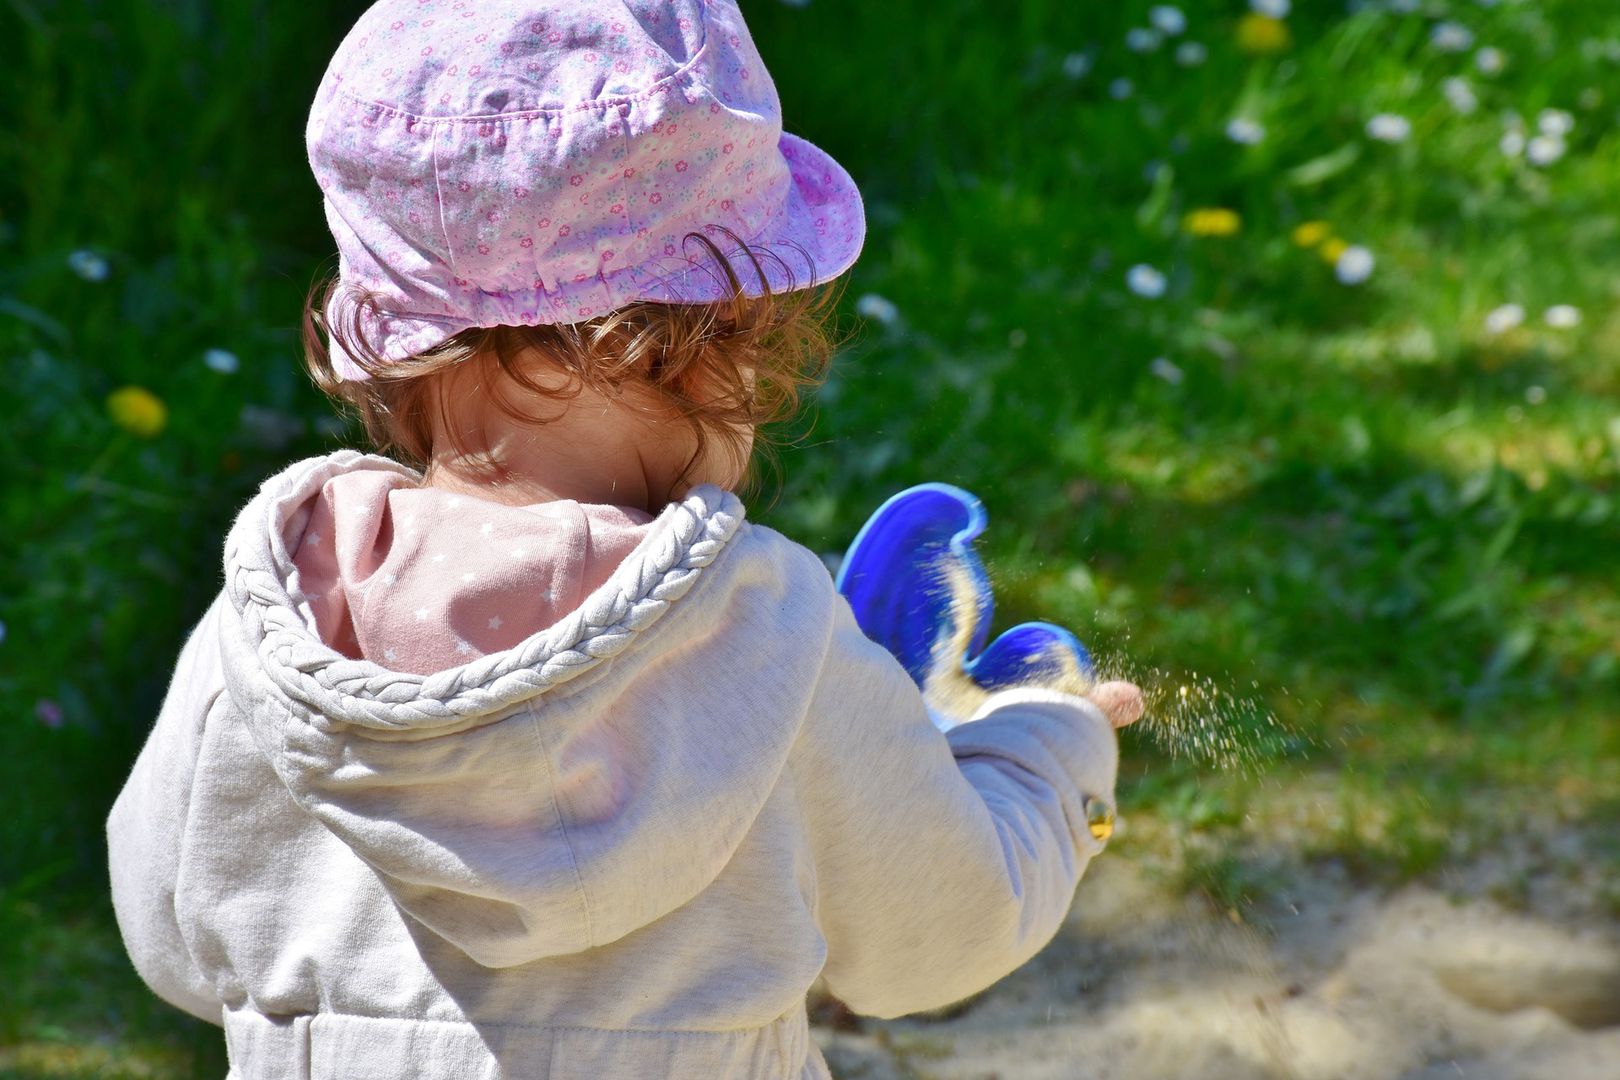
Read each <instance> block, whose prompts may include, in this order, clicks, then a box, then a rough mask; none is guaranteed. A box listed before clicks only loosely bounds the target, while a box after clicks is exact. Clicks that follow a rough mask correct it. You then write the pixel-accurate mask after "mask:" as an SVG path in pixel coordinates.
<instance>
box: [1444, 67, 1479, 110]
mask: <svg viewBox="0 0 1620 1080" xmlns="http://www.w3.org/2000/svg"><path fill="white" fill-rule="evenodd" d="M1440 89H1441V91H1442V92H1443V93H1444V94H1445V95H1446V100H1447V101H1448V102H1450V103H1451V107H1452V108H1453V109H1456V110H1457V111H1458V112H1459V113H1461V114H1462V115H1464V116H1468V115H1470V114H1471V113H1473V112H1474V110H1476V109H1478V108H1479V98H1477V97H1476V96H1474V88H1473V87H1472V86H1470V85H1468V80H1467V79H1459V78H1457V77H1455V76H1453V77H1452V78H1449V79H1447V80H1445V81H1444V82H1442V83H1441V84H1440Z"/></svg>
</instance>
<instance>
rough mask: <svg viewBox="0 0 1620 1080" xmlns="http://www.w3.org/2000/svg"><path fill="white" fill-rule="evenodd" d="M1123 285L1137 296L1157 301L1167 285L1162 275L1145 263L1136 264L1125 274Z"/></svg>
mask: <svg viewBox="0 0 1620 1080" xmlns="http://www.w3.org/2000/svg"><path fill="white" fill-rule="evenodd" d="M1125 284H1126V285H1127V286H1129V287H1130V290H1131V292H1133V293H1135V294H1136V295H1137V296H1143V297H1146V298H1147V299H1149V300H1157V299H1158V298H1159V297H1161V296H1163V295H1164V290H1165V286H1166V285H1167V284H1168V283H1167V282H1166V280H1165V277H1164V275H1163V274H1161V273H1159V272H1158V271H1157V270H1155V269H1153V267H1151V266H1148V265H1147V264H1145V263H1138V264H1137V265H1135V266H1133V267H1131V268H1130V270H1128V271H1127V272H1126V274H1125Z"/></svg>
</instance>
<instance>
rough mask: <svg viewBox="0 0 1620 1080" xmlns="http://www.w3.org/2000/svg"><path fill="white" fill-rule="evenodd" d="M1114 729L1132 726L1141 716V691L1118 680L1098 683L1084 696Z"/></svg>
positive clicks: (1133, 685)
mask: <svg viewBox="0 0 1620 1080" xmlns="http://www.w3.org/2000/svg"><path fill="white" fill-rule="evenodd" d="M1086 696H1087V697H1088V698H1090V699H1091V700H1092V702H1093V703H1094V704H1095V705H1096V706H1097V708H1099V709H1101V710H1102V711H1103V715H1104V716H1106V717H1108V722H1109V723H1111V724H1113V725H1114V726H1115V727H1116V728H1122V727H1125V726H1126V725H1127V724H1134V723H1135V722H1136V721H1137V720H1139V719H1141V716H1142V691H1141V689H1140V688H1138V687H1137V685H1136V684H1135V683H1128V682H1125V681H1123V680H1120V679H1115V680H1113V681H1112V682H1105V683H1098V684H1097V685H1096V686H1094V687H1092V689H1091V693H1089V694H1087V695H1086Z"/></svg>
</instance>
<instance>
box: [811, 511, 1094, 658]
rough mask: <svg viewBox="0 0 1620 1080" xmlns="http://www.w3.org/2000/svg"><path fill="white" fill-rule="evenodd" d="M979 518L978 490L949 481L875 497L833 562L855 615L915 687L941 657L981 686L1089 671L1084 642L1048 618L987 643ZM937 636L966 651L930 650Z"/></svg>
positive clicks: (983, 519) (986, 583) (989, 603)
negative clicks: (873, 507)
mask: <svg viewBox="0 0 1620 1080" xmlns="http://www.w3.org/2000/svg"><path fill="white" fill-rule="evenodd" d="M987 520H988V519H987V516H986V514H985V511H984V506H983V504H982V503H980V502H979V500H978V499H977V498H975V497H974V496H973V495H971V494H969V493H968V492H966V491H963V490H962V489H961V488H958V487H953V486H951V485H950V484H920V485H918V486H917V487H913V488H908V489H906V490H905V491H902V492H900V493H899V494H898V495H895V496H894V497H893V498H891V499H889V500H888V501H887V502H885V503H884V504H883V505H882V506H880V507H878V509H877V512H876V513H874V514H873V515H872V516H871V518H870V519H868V521H867V522H866V524H865V526H863V527H862V529H861V531H860V532H859V533H858V534H857V535H856V537H855V540H854V542H853V543H851V544H850V546H849V551H848V552H847V553H846V554H845V556H844V561H843V563H842V565H841V566H840V568H839V571H838V581H837V587H838V591H839V592H841V593H842V594H843V595H844V597H845V598H846V599H847V600H848V601H849V604H850V607H851V608H852V609H853V611H854V613H855V621H856V622H857V623H858V624H859V625H860V627H861V630H862V631H863V632H864V633H865V634H866V636H867V637H869V638H871V639H872V640H873V641H875V642H877V643H878V644H879V645H882V646H883V647H884V648H886V649H888V650H889V652H891V653H893V654H894V656H895V658H896V659H897V660H899V661H900V664H901V666H902V667H904V668H905V669H906V672H907V673H908V674H909V675H910V676H911V678H912V680H913V681H914V682H915V683H916V684H917V685H918V686H919V687H922V686H923V685H924V684H925V682H926V680H927V679H928V677H929V673H930V671H931V670H932V669H933V668H934V666H935V664H937V663H941V662H945V663H950V664H953V665H955V666H956V667H957V668H958V670H960V671H961V672H962V673H964V674H966V675H967V676H968V677H970V678H971V679H972V680H973V681H974V682H975V683H976V684H977V685H978V686H980V687H981V688H983V689H985V690H999V689H1005V688H1007V687H1012V686H1020V685H1039V684H1040V683H1041V682H1043V681H1049V680H1051V679H1054V678H1062V677H1072V676H1073V675H1075V674H1081V675H1084V676H1087V677H1089V676H1090V675H1091V670H1092V669H1091V658H1090V655H1089V654H1088V653H1087V652H1086V649H1085V647H1084V646H1083V645H1081V644H1080V641H1079V639H1078V638H1076V637H1075V636H1074V635H1073V634H1071V633H1069V632H1068V631H1067V630H1064V629H1063V628H1061V627H1058V626H1053V625H1052V624H1050V623H1022V624H1020V625H1018V626H1015V627H1013V628H1012V629H1010V630H1008V631H1006V632H1005V633H1003V634H1001V635H1000V636H999V637H997V638H996V640H995V641H994V642H992V643H991V644H990V646H989V647H988V648H985V641H986V639H987V638H988V637H989V636H990V620H991V615H992V613H993V610H994V601H993V600H992V597H991V592H990V579H989V575H988V574H986V572H985V569H984V564H983V563H981V562H980V561H979V557H978V555H977V554H975V552H974V550H973V541H974V539H975V538H976V537H978V536H979V534H980V533H982V532H983V531H984V528H985V525H986V523H987ZM952 581H955V582H956V583H957V587H955V588H953V587H952V584H951V582H952ZM964 629H966V630H967V631H968V633H967V634H966V636H965V637H962V636H960V635H961V631H962V630H964ZM941 640H962V641H965V642H966V651H965V653H964V654H963V655H960V656H953V657H936V655H935V650H936V646H937V644H938V643H939V642H940V641H941ZM981 650H982V652H981Z"/></svg>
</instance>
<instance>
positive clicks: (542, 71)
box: [306, 0, 866, 380]
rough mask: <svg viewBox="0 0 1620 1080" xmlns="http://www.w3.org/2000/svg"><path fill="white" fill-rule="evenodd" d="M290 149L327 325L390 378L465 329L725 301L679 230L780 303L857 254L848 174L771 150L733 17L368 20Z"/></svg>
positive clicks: (372, 16)
mask: <svg viewBox="0 0 1620 1080" xmlns="http://www.w3.org/2000/svg"><path fill="white" fill-rule="evenodd" d="M306 140H307V144H308V150H309V161H310V166H311V168H312V169H313V171H314V173H315V178H316V180H317V182H318V183H319V184H320V187H321V191H322V193H323V198H324V203H325V209H326V219H327V223H328V224H329V225H330V227H331V230H332V235H333V237H334V238H335V239H336V241H337V246H338V277H339V280H340V283H341V284H342V285H345V286H349V285H352V286H356V287H358V288H357V289H352V290H351V289H347V288H339V289H338V290H335V291H334V292H333V294H332V299H331V301H330V302H329V303H328V306H327V309H326V312H325V315H326V320H327V325H328V327H329V328H332V327H349V326H356V327H357V328H358V329H359V331H360V332H361V333H362V334H363V336H364V338H365V341H366V343H367V344H368V345H369V346H370V347H371V348H372V349H374V350H375V351H376V352H377V353H378V354H379V355H380V356H382V357H384V358H385V359H389V360H398V359H401V358H404V357H406V356H410V355H412V354H414V353H418V352H421V351H422V350H424V349H428V348H431V347H432V346H434V345H437V344H439V343H441V342H443V341H444V340H445V339H446V338H448V337H450V336H451V335H453V334H455V333H457V332H459V331H461V330H464V329H467V328H468V327H472V326H495V325H501V324H505V325H531V326H532V325H539V324H544V323H564V322H578V321H583V320H586V319H590V318H592V317H594V316H598V315H604V314H606V313H608V312H609V311H612V310H613V309H615V308H618V307H622V306H624V305H625V304H628V303H630V302H632V301H635V300H657V301H664V302H668V303H704V302H708V301H713V300H721V299H725V298H727V297H729V296H730V289H729V285H728V283H727V282H726V281H725V280H724V279H723V278H722V277H721V276H719V275H717V274H716V273H715V272H714V271H713V270H712V269H711V268H710V266H709V265H707V264H706V263H705V262H704V261H703V260H702V258H701V256H702V254H703V252H701V251H692V250H691V247H692V245H691V244H690V242H687V241H685V240H684V239H683V238H684V237H685V236H686V234H688V233H689V232H693V231H697V232H700V233H703V234H704V235H707V236H709V237H710V239H712V240H714V241H715V242H716V244H717V246H719V247H721V249H722V250H725V249H726V244H725V243H724V242H723V241H722V240H721V239H720V238H721V237H723V236H724V233H721V232H719V231H718V230H717V229H714V227H715V226H719V227H723V228H724V229H729V230H730V231H731V232H732V233H734V234H735V235H736V236H737V237H738V238H739V239H741V240H742V241H744V242H745V243H747V244H749V245H750V246H751V247H755V248H763V249H765V250H766V251H767V252H768V253H769V254H770V255H774V256H776V258H764V259H762V260H761V263H762V268H763V270H764V273H765V277H766V281H767V283H768V284H769V286H770V288H771V290H772V291H773V292H781V291H786V290H788V289H789V288H808V287H810V286H812V285H815V284H819V283H821V282H824V281H828V280H831V279H832V278H835V277H837V276H838V275H839V274H841V273H843V272H844V271H845V270H847V269H849V267H850V266H852V265H853V264H854V262H855V259H856V256H857V255H859V253H860V249H861V244H862V241H863V240H864V238H865V234H866V219H865V214H864V211H863V208H862V205H861V196H860V192H859V190H858V189H857V188H856V186H855V183H854V181H853V180H851V179H850V177H849V174H848V173H847V172H845V171H844V169H843V168H842V167H841V166H839V164H838V163H837V162H835V161H834V160H833V159H832V158H831V157H829V156H828V155H827V154H825V153H823V152H822V151H821V150H819V149H817V148H816V147H815V146H813V145H811V144H810V143H809V142H807V141H805V140H804V139H801V138H798V137H797V136H794V135H789V134H787V133H786V132H784V131H783V130H782V118H781V103H780V101H779V100H778V97H777V93H776V87H775V84H774V83H773V82H772V81H771V77H770V74H769V72H767V71H766V70H765V66H764V63H763V62H762V61H761V59H760V56H759V52H758V50H757V49H756V48H755V46H754V43H753V40H752V38H751V37H750V36H749V33H748V28H747V26H746V25H745V24H744V22H743V17H742V12H741V11H740V10H739V9H738V7H737V5H736V3H735V2H734V0H618V2H602V0H551V2H536V0H530V2H525V3H487V2H486V3H480V2H478V0H383V2H381V3H378V4H376V5H374V6H373V7H371V8H370V9H369V10H367V11H366V13H365V14H364V15H362V16H361V18H360V21H359V22H358V23H356V24H355V26H354V28H353V29H352V30H351V31H350V32H349V34H348V36H347V37H346V38H345V39H344V40H343V43H342V44H341V45H340V46H339V47H338V50H337V53H336V55H334V56H333V58H332V62H331V64H330V65H329V66H328V68H327V71H326V74H325V76H324V77H323V79H322V81H321V85H320V89H319V90H318V92H317V95H316V100H315V104H314V107H313V108H312V109H311V112H310V116H309V124H308V127H307V130H306ZM727 254H731V252H729V251H728V252H727ZM741 285H742V288H743V290H744V291H745V292H747V293H748V294H750V295H759V292H760V287H759V283H758V282H757V281H754V280H748V279H745V280H743V281H742V282H741ZM360 290H367V291H370V292H372V293H373V294H375V295H376V297H377V300H378V304H377V308H378V310H377V311H376V312H373V311H371V310H370V309H369V308H366V307H364V306H361V305H359V304H358V303H357V297H358V295H360ZM355 320H358V321H357V322H356V321H355ZM332 348H333V353H334V359H335V360H336V361H337V367H338V370H339V371H340V372H341V373H342V374H343V376H344V377H345V378H348V379H356V380H362V379H365V378H366V377H367V376H366V373H365V372H364V370H363V369H361V368H360V367H359V366H358V365H357V364H356V363H355V362H354V360H353V358H352V357H351V356H350V355H349V354H348V353H347V352H346V351H344V349H343V347H342V344H341V342H340V341H339V340H334V341H333V343H332Z"/></svg>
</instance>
